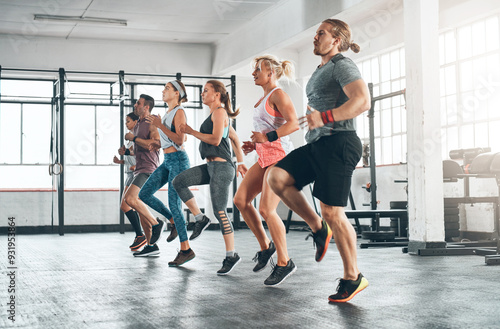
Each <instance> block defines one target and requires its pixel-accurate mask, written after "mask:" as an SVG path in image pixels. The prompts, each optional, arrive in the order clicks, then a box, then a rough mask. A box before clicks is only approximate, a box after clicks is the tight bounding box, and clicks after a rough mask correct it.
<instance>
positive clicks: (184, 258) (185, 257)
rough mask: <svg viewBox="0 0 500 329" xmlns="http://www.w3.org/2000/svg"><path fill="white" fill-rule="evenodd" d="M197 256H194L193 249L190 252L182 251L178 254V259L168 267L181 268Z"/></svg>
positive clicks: (169, 263)
mask: <svg viewBox="0 0 500 329" xmlns="http://www.w3.org/2000/svg"><path fill="white" fill-rule="evenodd" d="M195 256H196V255H195V254H194V251H193V249H189V252H183V251H182V250H181V251H179V252H178V253H177V257H175V259H174V260H173V261H171V262H168V266H170V267H176V266H181V265H182V264H184V263H187V262H189V261H190V260H191V259H193V258H194V257H195Z"/></svg>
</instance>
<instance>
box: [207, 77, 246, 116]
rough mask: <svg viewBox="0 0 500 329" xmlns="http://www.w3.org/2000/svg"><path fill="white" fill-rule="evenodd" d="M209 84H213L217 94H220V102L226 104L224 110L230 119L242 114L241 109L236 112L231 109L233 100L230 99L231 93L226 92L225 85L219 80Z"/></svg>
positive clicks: (211, 81) (210, 81)
mask: <svg viewBox="0 0 500 329" xmlns="http://www.w3.org/2000/svg"><path fill="white" fill-rule="evenodd" d="M207 83H209V84H211V85H212V87H214V90H215V92H216V93H220V102H221V103H222V104H224V109H225V110H226V112H227V115H228V116H229V117H230V118H234V117H236V116H237V115H238V114H240V109H237V110H236V112H233V110H232V109H231V98H230V97H229V93H228V92H227V90H226V87H225V86H224V84H223V83H222V82H220V81H218V80H209V81H207Z"/></svg>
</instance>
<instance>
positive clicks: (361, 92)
mask: <svg viewBox="0 0 500 329" xmlns="http://www.w3.org/2000/svg"><path fill="white" fill-rule="evenodd" d="M343 90H344V93H345V94H346V96H347V97H349V100H348V101H347V102H345V103H344V104H342V105H341V106H339V107H337V108H334V109H331V110H329V111H332V114H333V118H334V120H335V121H343V120H349V119H353V118H355V117H357V116H358V115H360V114H361V113H363V112H365V111H367V110H369V109H370V106H371V101H370V92H369V91H368V87H367V86H366V83H365V82H364V81H363V80H362V79H358V80H356V81H353V82H351V83H350V84H348V85H346V86H344V88H343ZM308 108H309V109H310V110H311V111H312V112H311V113H309V114H308V115H306V116H304V117H302V118H301V119H300V121H301V122H304V121H306V120H307V124H308V126H309V130H312V129H315V128H318V127H322V126H324V123H323V120H322V119H321V112H318V111H316V110H315V109H313V108H311V107H309V106H308Z"/></svg>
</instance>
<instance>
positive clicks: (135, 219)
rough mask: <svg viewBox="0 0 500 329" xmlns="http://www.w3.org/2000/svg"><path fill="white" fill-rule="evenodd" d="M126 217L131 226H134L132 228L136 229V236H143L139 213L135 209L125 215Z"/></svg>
mask: <svg viewBox="0 0 500 329" xmlns="http://www.w3.org/2000/svg"><path fill="white" fill-rule="evenodd" d="M125 216H127V218H128V220H129V221H130V224H132V227H133V228H134V231H135V235H136V236H139V235H142V234H143V233H142V229H141V222H140V220H139V215H137V212H136V211H135V210H133V209H131V210H129V211H127V212H126V213H125Z"/></svg>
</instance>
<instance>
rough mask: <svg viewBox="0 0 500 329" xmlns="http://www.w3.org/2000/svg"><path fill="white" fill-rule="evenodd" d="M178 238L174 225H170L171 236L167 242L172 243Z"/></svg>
mask: <svg viewBox="0 0 500 329" xmlns="http://www.w3.org/2000/svg"><path fill="white" fill-rule="evenodd" d="M176 237H177V229H176V228H175V225H174V224H170V234H169V235H168V237H167V242H172V241H174V240H175V238H176Z"/></svg>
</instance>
